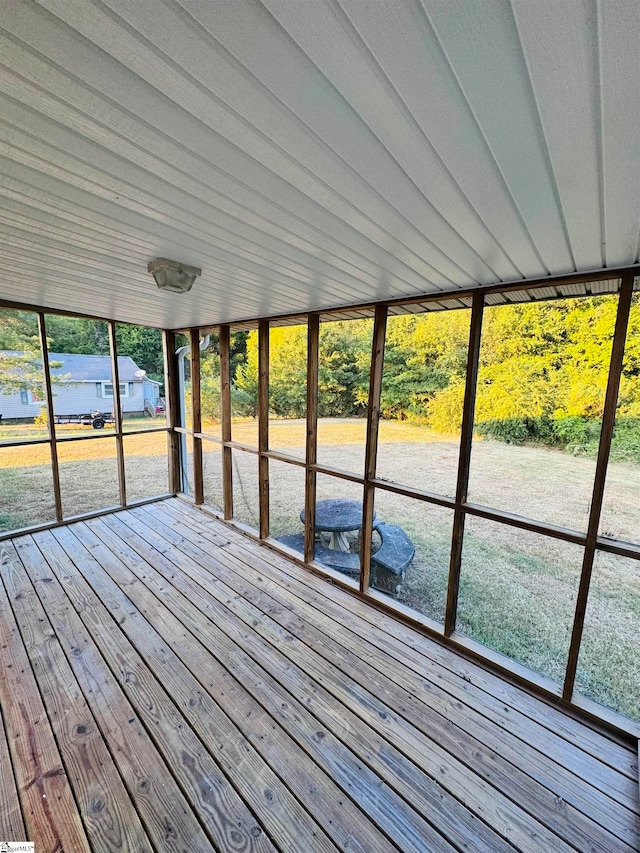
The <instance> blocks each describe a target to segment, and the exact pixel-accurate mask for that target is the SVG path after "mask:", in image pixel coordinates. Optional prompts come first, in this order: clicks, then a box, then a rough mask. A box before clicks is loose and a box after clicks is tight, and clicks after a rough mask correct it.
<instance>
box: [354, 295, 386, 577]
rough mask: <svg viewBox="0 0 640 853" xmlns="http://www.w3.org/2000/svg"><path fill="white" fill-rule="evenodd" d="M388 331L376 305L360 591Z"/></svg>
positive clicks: (367, 554) (367, 556)
mask: <svg viewBox="0 0 640 853" xmlns="http://www.w3.org/2000/svg"><path fill="white" fill-rule="evenodd" d="M386 332H387V306H386V305H376V313H375V320H374V327H373V342H372V345H371V367H370V372H369V400H368V405H367V439H366V441H367V444H366V449H365V463H364V478H365V482H364V504H363V509H362V536H361V537H360V592H366V590H367V589H368V588H369V571H370V568H371V537H372V535H373V510H374V502H375V487H374V485H373V483H372V482H371V481H372V480H373V479H374V477H375V476H376V459H377V454H378V429H379V425H380V398H381V395H382V369H383V366H384V344H385V337H386Z"/></svg>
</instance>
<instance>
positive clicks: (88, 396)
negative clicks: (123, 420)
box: [0, 351, 160, 421]
mask: <svg viewBox="0 0 640 853" xmlns="http://www.w3.org/2000/svg"><path fill="white" fill-rule="evenodd" d="M2 355H21V353H16V352H12V353H8V352H6V351H5V352H0V365H1V363H2V362H1V356H2ZM49 361H50V362H52V363H55V364H56V367H52V368H51V375H52V377H59V378H60V380H61V381H60V383H57V382H55V381H54V384H53V409H54V412H55V414H56V415H75V414H84V413H86V412H94V411H96V410H100V411H101V412H110V411H111V410H112V408H113V380H112V377H111V358H110V356H108V355H78V354H72V353H64V352H50V353H49ZM118 373H119V379H120V402H121V405H122V412H123V414H143V412H144V411H145V408H147V409H148V408H149V407H153V408H154V409H155V407H156V406H157V405H158V401H159V399H160V383H159V382H156V381H155V380H153V379H149V378H148V377H147V376H146V374H145V372H144V370H141V369H140V368H139V367H138V365H137V364H136V363H135V361H134V360H133V359H132V358H131V357H130V356H128V355H120V356H118ZM44 404H45V398H44V389H43V391H42V394H41V395H39V394H38V393H36V392H34V391H31V390H28V389H26V388H24V389H22V390H21V391H15V392H14V393H11V394H4V393H2V376H0V415H2V420H3V421H5V420H11V419H14V418H16V419H18V418H19V419H23V418H35V417H37V416H38V415H39V414H40V410H41V409H42V407H43V406H44Z"/></svg>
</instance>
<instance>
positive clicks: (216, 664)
mask: <svg viewBox="0 0 640 853" xmlns="http://www.w3.org/2000/svg"><path fill="white" fill-rule="evenodd" d="M99 526H100V525H92V529H94V528H95V527H99ZM87 528H88V525H75V526H74V527H73V528H72V529H73V531H74V533H75V534H76V535H77V536H78V538H79V539H80V541H82V542H83V543H84V544H86V545H88V546H89V547H91V549H92V553H93V554H94V556H96V558H97V559H98V561H99V562H100V563H101V565H102V566H103V567H104V569H105V571H106V572H107V573H108V574H109V575H110V577H111V578H112V579H113V580H115V581H116V583H118V584H119V585H126V589H127V594H128V597H129V598H130V599H131V601H132V603H133V604H134V605H135V606H136V607H138V609H139V610H140V611H141V612H143V613H144V615H145V618H146V619H147V620H148V622H149V624H151V625H152V626H154V627H156V628H158V627H160V626H162V627H163V628H164V629H165V631H166V633H167V635H168V639H167V644H168V645H170V646H171V647H172V648H173V649H174V651H175V652H176V654H177V655H178V657H180V658H181V660H182V661H183V663H185V664H186V665H187V666H189V667H191V668H192V670H193V672H194V674H196V673H200V674H201V676H200V677H201V679H202V681H201V683H202V684H203V687H204V688H205V689H207V690H208V691H210V692H211V694H212V696H215V695H216V694H217V698H218V701H219V703H220V704H221V705H222V707H223V708H225V710H226V711H227V712H228V713H232V714H233V713H235V715H236V717H237V718H238V724H239V726H240V727H241V730H242V731H243V733H244V734H245V736H246V737H247V738H248V739H249V740H250V741H251V742H252V743H254V745H255V746H256V748H257V749H258V750H259V751H260V752H262V753H263V754H264V755H265V757H268V759H269V761H270V763H271V764H272V766H274V767H277V768H280V769H281V772H282V775H283V777H284V778H287V777H288V778H289V780H290V784H292V785H293V787H294V788H295V789H296V791H297V793H298V796H299V798H300V799H301V800H302V801H303V803H304V805H305V806H306V808H307V809H308V810H309V811H311V813H312V814H313V816H314V818H315V819H316V820H317V821H318V822H319V823H320V825H321V826H322V827H323V829H324V830H325V832H326V833H327V835H330V836H331V837H332V838H333V840H334V841H335V843H336V844H337V845H338V846H339V847H341V848H345V847H349V849H353V850H360V851H362V853H365V851H370V850H390V849H393V845H391V844H389V842H388V841H387V839H386V838H385V837H384V835H383V834H382V833H381V832H380V831H379V830H377V828H376V827H375V825H374V824H373V823H372V822H371V821H370V820H369V818H368V817H367V815H366V813H365V812H364V811H362V810H360V809H358V808H356V807H355V805H354V804H353V803H352V802H351V800H350V799H349V797H348V796H345V795H344V794H343V793H342V792H341V791H340V788H338V787H337V786H336V785H335V784H334V782H333V781H332V779H331V776H330V775H329V774H327V773H323V772H322V770H321V769H320V767H319V766H318V765H317V764H315V763H314V761H313V760H312V759H311V757H310V756H309V755H308V750H309V749H313V746H312V744H311V741H312V738H313V734H315V731H314V729H313V728H311V729H309V732H310V737H309V739H308V741H307V743H306V746H307V749H305V748H304V747H302V746H301V745H299V743H298V744H297V743H296V738H295V737H294V736H293V733H292V728H293V727H295V725H296V724H298V720H297V718H294V717H292V718H291V720H290V722H291V725H289V726H285V725H283V726H279V725H278V722H279V720H278V718H277V717H275V718H274V713H278V712H279V715H280V716H287V717H288V715H287V714H286V711H287V706H286V703H285V704H283V699H284V697H278V699H277V702H276V708H275V709H274V708H273V703H271V702H270V701H269V698H268V697H266V696H265V695H264V693H266V691H267V687H268V685H267V684H266V682H265V683H264V684H262V685H261V690H262V691H263V693H261V700H260V701H257V700H256V699H255V697H254V696H252V691H251V684H250V683H249V678H250V676H249V674H248V673H247V672H246V671H244V670H242V671H241V672H239V673H238V674H236V672H237V671H238V666H237V664H236V663H235V662H236V661H239V660H242V658H243V657H246V656H245V654H244V652H243V651H242V647H241V645H237V646H233V645H232V644H231V643H228V642H227V641H226V639H225V635H224V634H223V633H222V631H220V630H219V629H217V627H216V626H214V625H211V624H206V623H205V620H200V619H199V611H198V609H197V608H196V607H195V606H194V605H192V604H191V602H190V601H188V600H187V599H185V598H183V597H182V596H180V595H179V594H178V593H177V592H176V590H175V589H172V588H171V587H170V586H168V585H167V584H166V583H165V582H164V578H163V576H162V575H161V574H159V573H158V572H156V571H155V570H154V569H152V568H151V567H150V566H149V565H148V564H146V563H144V562H143V561H142V560H136V559H135V556H131V555H130V554H129V553H126V554H125V555H124V556H125V559H126V565H125V562H124V561H120V560H118V559H117V557H115V555H110V553H109V549H107V548H106V547H104V546H101V545H99V544H97V543H98V542H99V541H100V540H97V539H96V537H95V536H92V534H91V532H90V531H89V530H88V529H87ZM127 566H128V568H127ZM171 571H173V572H175V569H172V570H171ZM135 578H138V579H139V580H141V581H142V583H139V584H137V583H135V581H134V579H135ZM154 593H155V594H154ZM163 602H165V603H169V602H170V605H171V609H170V610H169V608H168V607H165V606H163ZM174 613H175V614H177V615H178V616H179V618H176V616H174V615H173V614H174ZM187 629H188V630H187ZM198 640H200V643H198ZM207 645H210V646H211V648H212V653H209V652H207V650H206V646H207ZM223 661H224V663H223ZM234 670H235V672H234ZM202 674H205V677H204V678H202ZM234 675H235V678H233V677H232V676H234ZM220 684H224V691H223V690H220ZM270 711H271V713H270ZM318 740H319V741H320V742H321V743H320V746H321V747H322V749H321V751H322V752H323V754H324V753H325V752H326V751H327V746H326V745H325V743H324V738H322V737H320V738H318ZM343 758H344V759H345V761H346V760H347V759H348V757H347V756H343ZM330 767H331V769H333V770H334V771H335V772H336V773H338V772H343V773H347V774H348V776H349V783H350V784H351V785H353V786H356V785H358V784H359V781H360V780H359V778H358V771H360V772H362V770H363V768H362V767H348V766H346V767H345V768H340V767H339V763H338V762H334V763H333V764H331V765H330ZM408 837H409V836H408V833H407V838H408ZM412 849H415V848H412ZM443 849H446V848H444V847H443Z"/></svg>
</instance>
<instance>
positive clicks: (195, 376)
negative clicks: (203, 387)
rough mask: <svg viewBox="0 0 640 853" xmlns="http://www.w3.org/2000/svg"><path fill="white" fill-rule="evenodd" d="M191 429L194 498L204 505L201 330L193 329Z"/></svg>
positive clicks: (196, 501) (191, 336) (197, 503)
mask: <svg viewBox="0 0 640 853" xmlns="http://www.w3.org/2000/svg"><path fill="white" fill-rule="evenodd" d="M190 338H191V428H192V432H193V497H194V500H195V503H196V505H198V506H201V505H202V504H203V503H204V475H203V465H202V439H201V438H200V437H199V435H198V433H201V432H202V401H201V399H200V330H199V329H191V333H190Z"/></svg>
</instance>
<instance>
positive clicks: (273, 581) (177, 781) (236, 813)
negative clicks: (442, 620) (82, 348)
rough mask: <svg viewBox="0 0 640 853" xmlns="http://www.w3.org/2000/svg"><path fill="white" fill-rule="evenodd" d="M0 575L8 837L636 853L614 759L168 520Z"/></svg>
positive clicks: (634, 795)
mask: <svg viewBox="0 0 640 853" xmlns="http://www.w3.org/2000/svg"><path fill="white" fill-rule="evenodd" d="M14 548H15V549H14ZM0 575H1V576H2V583H0V645H1V646H3V648H2V656H0V704H1V706H2V717H1V718H0V761H3V763H4V765H6V766H8V767H9V770H10V772H9V773H5V772H3V773H2V774H1V775H2V779H1V780H0V833H2V832H6V833H8V835H7V837H9V838H13V839H15V840H19V838H18V835H17V833H26V836H25V837H28V838H30V839H32V840H36V842H37V843H36V849H39V848H41V849H43V850H47V851H53V850H55V849H56V844H57V843H58V842H61V843H62V845H63V849H65V850H73V851H74V853H75V851H79V853H82V851H87V853H88V851H89V850H91V851H93V853H101V851H103V850H104V851H108V850H115V849H119V850H120V849H121V850H128V849H130V850H133V849H136V850H141V851H144V850H147V849H149V850H152V849H153V850H157V851H160V850H162V851H164V850H169V851H170V850H182V849H185V850H186V849H188V850H197V851H203V853H204V851H213V850H219V851H227V850H229V851H238V853H240V851H248V852H249V851H250V853H267V851H272V850H273V851H275V850H283V851H284V850H286V851H290V853H297V851H299V850H305V851H306V850H309V851H316V850H317V851H326V853H331V851H336V850H337V849H340V850H349V851H351V850H353V851H358V850H360V851H365V850H366V851H369V850H376V851H384V850H402V851H405V850H406V851H415V853H422V851H427V850H428V851H434V853H440V851H441V852H442V853H445V851H446V852H447V853H449V851H453V850H458V851H462V850H467V851H479V853H480V852H481V853H502V851H504V853H506V851H509V850H520V851H522V853H524V851H527V853H528V851H539V853H547V851H549V850H553V851H554V853H555V851H559V853H560V851H567V853H569V851H574V853H575V851H576V850H579V851H583V850H584V851H593V853H596V851H597V853H609V851H611V853H614V851H621V853H630V851H632V850H638V849H640V811H639V807H638V782H637V754H636V750H635V748H626V747H625V745H624V744H623V743H622V742H616V741H614V740H613V739H610V738H608V737H606V736H604V735H603V734H601V733H600V732H597V731H595V730H594V729H592V728H589V727H586V726H584V725H582V724H581V723H580V722H578V721H577V720H575V719H571V718H569V717H567V716H565V715H564V714H562V712H560V711H559V710H557V709H555V708H552V707H550V706H548V705H547V704H545V703H543V702H541V701H539V700H537V699H535V698H534V697H532V696H531V695H529V694H526V693H524V692H523V691H521V690H519V689H518V688H516V687H513V686H512V685H508V684H506V683H505V682H502V681H501V680H500V679H499V678H497V677H496V676H495V675H493V674H491V673H489V672H487V671H486V670H483V669H482V668H481V667H479V666H476V665H475V664H472V663H470V662H468V661H464V660H462V659H460V658H459V657H458V656H457V655H455V654H454V653H453V652H451V651H449V650H447V649H445V648H444V647H442V646H438V645H437V644H435V643H433V642H431V641H430V640H429V639H428V638H426V637H424V636H423V635H420V634H418V633H416V632H415V631H412V630H411V629H410V628H408V627H406V626H405V625H402V624H400V623H398V622H396V620H394V619H393V618H392V617H390V616H387V615H384V614H380V613H379V612H376V611H374V610H373V609H372V608H370V607H369V606H368V605H367V604H366V603H365V602H363V601H359V600H357V599H355V598H354V597H353V596H349V595H348V594H347V593H345V592H344V591H342V590H339V589H336V588H335V587H333V586H330V585H329V584H327V582H326V581H323V580H322V579H320V578H317V577H314V576H313V575H311V574H309V573H308V572H305V570H304V569H301V568H300V567H298V566H296V565H295V564H293V563H291V562H289V561H288V560H286V559H285V558H283V557H281V556H280V555H278V554H276V553H274V552H273V551H272V550H270V549H269V548H265V547H261V546H259V545H257V544H256V543H254V542H252V541H251V540H249V539H247V538H246V537H242V536H241V535H240V534H238V533H237V532H236V531H233V530H231V529H229V528H228V527H227V526H225V525H222V524H220V523H219V522H216V521H215V520H212V519H210V518H208V517H207V516H206V515H205V514H203V513H201V512H199V511H198V510H195V509H193V508H190V507H188V506H187V505H185V504H184V503H183V502H180V501H177V500H168V501H164V502H161V503H159V504H156V505H151V506H148V507H144V508H138V509H136V510H132V511H126V512H122V513H117V514H115V515H111V516H104V517H102V518H100V519H96V520H92V521H89V522H86V523H76V524H73V525H70V526H68V527H60V528H58V529H56V530H55V531H52V532H43V533H37V534H34V535H33V536H23V537H17V538H16V539H15V540H13V544H11V543H7V544H6V546H5V548H4V550H3V551H2V554H1V555H0ZM5 588H6V591H5ZM7 591H8V593H9V595H7ZM18 625H19V627H18ZM5 729H6V737H5ZM79 729H82V737H80V738H76V737H75V733H76V732H78V730H79ZM28 735H29V736H30V737H31V738H32V741H31V743H29V741H28V738H27V736H28ZM34 738H35V740H33V739H34ZM83 760H84V761H85V763H84V764H83V763H81V762H82V761H83ZM11 771H12V772H11ZM33 780H36V781H35V783H33V784H31V783H32V781H33ZM100 791H102V794H100V793H99V792H100ZM43 792H44V793H46V794H47V797H46V799H44V798H43V797H42V793H43ZM92 796H93V797H94V799H93V800H92ZM95 796H97V797H98V800H99V802H100V805H101V806H102V812H101V813H99V814H95V815H93V814H91V803H92V802H94V803H95V802H97V801H98V800H96V799H95ZM58 797H60V799H58ZM99 811H100V810H99ZM23 821H24V826H23ZM60 833H62V834H60ZM119 833H120V835H119ZM0 837H1V836H0ZM119 838H121V839H122V842H121V845H120V846H118V844H119V842H118V839H119ZM134 839H135V840H134Z"/></svg>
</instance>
